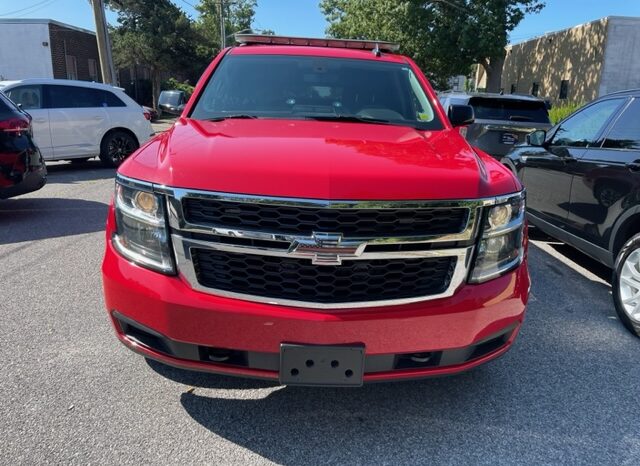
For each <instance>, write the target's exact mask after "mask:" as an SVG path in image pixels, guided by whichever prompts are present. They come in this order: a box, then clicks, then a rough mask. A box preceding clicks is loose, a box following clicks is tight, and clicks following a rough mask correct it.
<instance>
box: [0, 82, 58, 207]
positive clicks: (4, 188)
mask: <svg viewBox="0 0 640 466" xmlns="http://www.w3.org/2000/svg"><path fill="white" fill-rule="evenodd" d="M46 182H47V168H46V167H45V164H44V160H43V159H42V156H41V155H40V151H39V150H38V148H37V147H36V145H35V144H34V142H33V139H32V137H31V116H30V115H29V114H28V113H26V112H25V111H24V110H22V109H21V108H20V107H18V106H17V105H15V104H14V103H13V102H11V101H10V100H9V98H8V97H6V96H5V95H4V94H3V93H2V92H0V199H6V198H9V197H14V196H18V195H20V194H25V193H29V192H31V191H36V190H38V189H40V188H42V187H43V186H44V185H45V183H46Z"/></svg>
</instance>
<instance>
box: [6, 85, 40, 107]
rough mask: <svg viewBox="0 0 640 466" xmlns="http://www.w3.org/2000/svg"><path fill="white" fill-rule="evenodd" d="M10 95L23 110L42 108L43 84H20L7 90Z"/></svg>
mask: <svg viewBox="0 0 640 466" xmlns="http://www.w3.org/2000/svg"><path fill="white" fill-rule="evenodd" d="M6 94H7V97H9V98H10V99H11V100H13V102H14V103H15V104H17V105H20V106H21V107H22V109H23V110H33V109H38V108H42V86H19V87H14V88H13V89H10V90H8V91H6Z"/></svg>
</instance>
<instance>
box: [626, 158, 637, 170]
mask: <svg viewBox="0 0 640 466" xmlns="http://www.w3.org/2000/svg"><path fill="white" fill-rule="evenodd" d="M624 166H625V167H627V169H628V170H629V171H632V172H638V171H640V160H636V161H634V162H630V163H625V164H624Z"/></svg>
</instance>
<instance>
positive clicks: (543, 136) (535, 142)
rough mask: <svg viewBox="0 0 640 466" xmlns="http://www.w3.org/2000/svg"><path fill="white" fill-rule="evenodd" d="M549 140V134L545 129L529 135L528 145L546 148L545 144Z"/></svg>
mask: <svg viewBox="0 0 640 466" xmlns="http://www.w3.org/2000/svg"><path fill="white" fill-rule="evenodd" d="M546 140H547V132H546V131H545V130H543V129H539V130H537V131H534V132H533V133H529V134H527V144H529V145H530V146H534V147H542V146H544V142H545V141H546Z"/></svg>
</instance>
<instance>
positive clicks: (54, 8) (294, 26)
mask: <svg viewBox="0 0 640 466" xmlns="http://www.w3.org/2000/svg"><path fill="white" fill-rule="evenodd" d="M172 1H173V2H174V3H175V4H176V5H178V6H179V7H180V8H182V9H183V10H184V11H185V12H186V13H187V14H189V15H190V16H191V17H195V16H196V11H195V9H194V8H193V6H192V5H195V4H196V3H197V1H198V0H172ZM318 3H319V0H258V8H257V10H256V17H255V21H254V24H253V26H254V28H257V29H272V30H274V31H275V32H276V33H277V34H281V35H290V36H307V37H323V36H324V35H325V29H326V26H327V24H326V21H325V19H324V16H323V15H322V13H321V12H320V9H319V7H318ZM546 3H547V6H546V7H545V8H544V9H543V10H542V12H541V13H539V14H537V15H529V16H527V17H526V18H525V19H524V20H523V21H522V22H521V23H520V25H519V26H518V27H517V28H516V29H515V30H514V31H513V32H512V33H511V36H510V39H511V41H512V42H521V41H523V40H526V39H529V38H531V37H535V36H539V35H542V34H545V33H547V32H552V31H557V30H560V29H565V28H568V27H572V26H575V25H578V24H582V23H586V22H589V21H592V20H594V19H598V18H602V17H604V16H639V17H640V0H606V1H603V0H547V1H546ZM17 17H20V18H51V19H55V20H58V21H61V22H63V23H68V24H72V25H74V26H79V27H83V28H85V29H90V30H95V27H94V23H93V15H92V13H91V7H90V5H89V0H0V18H17ZM107 18H108V20H109V21H110V22H111V23H115V21H116V15H115V14H114V13H112V12H110V13H108V16H107ZM372 39H374V38H373V37H372Z"/></svg>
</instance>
